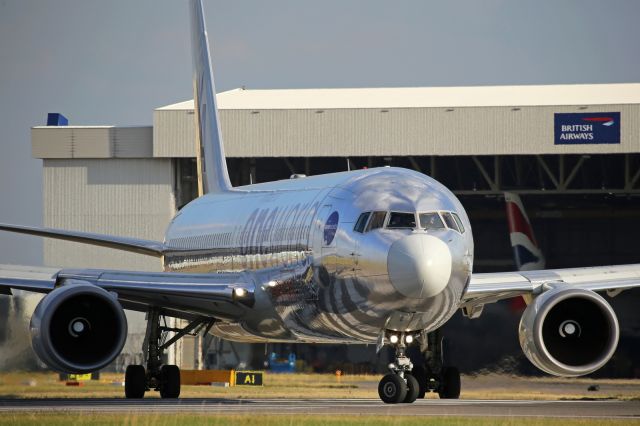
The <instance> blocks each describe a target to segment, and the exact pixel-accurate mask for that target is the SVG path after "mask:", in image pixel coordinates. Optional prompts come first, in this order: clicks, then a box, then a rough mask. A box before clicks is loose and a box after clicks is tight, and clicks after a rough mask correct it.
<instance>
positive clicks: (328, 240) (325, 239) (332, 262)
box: [313, 204, 339, 284]
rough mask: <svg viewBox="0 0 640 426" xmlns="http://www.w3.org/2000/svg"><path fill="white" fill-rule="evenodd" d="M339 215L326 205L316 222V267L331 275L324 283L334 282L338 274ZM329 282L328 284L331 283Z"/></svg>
mask: <svg viewBox="0 0 640 426" xmlns="http://www.w3.org/2000/svg"><path fill="white" fill-rule="evenodd" d="M338 222H339V214H338V212H337V211H335V210H333V206H332V205H331V204H325V205H324V206H322V207H321V208H320V211H319V212H318V215H317V216H316V219H315V222H314V232H313V251H314V254H315V256H316V257H317V256H318V255H319V258H316V259H314V266H317V267H322V268H321V270H323V272H326V273H328V274H329V276H330V277H324V279H323V281H327V279H328V278H329V280H328V281H329V282H330V281H331V280H332V278H333V275H334V274H335V272H336V266H337V265H336V251H337V247H336V246H337V238H336V232H337V230H338ZM329 282H327V284H328V283H329Z"/></svg>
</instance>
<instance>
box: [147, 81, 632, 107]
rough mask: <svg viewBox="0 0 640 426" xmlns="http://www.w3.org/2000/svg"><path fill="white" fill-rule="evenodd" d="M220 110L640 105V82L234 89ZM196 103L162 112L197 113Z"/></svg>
mask: <svg viewBox="0 0 640 426" xmlns="http://www.w3.org/2000/svg"><path fill="white" fill-rule="evenodd" d="M218 102H219V107H220V109H233V110H242V109H249V110H258V109H341V108H350V109H357V108H438V107H440V108H446V107H491V106H496V107H499V106H552V105H621V104H638V103H640V83H628V84H566V85H551V86H549V85H545V86H537V85H528V86H473V87H395V88H360V89H279V90H245V89H233V90H229V91H226V92H221V93H218ZM191 109H193V101H192V100H190V101H185V102H179V103H176V104H172V105H167V106H164V107H161V108H158V110H160V111H162V110H191Z"/></svg>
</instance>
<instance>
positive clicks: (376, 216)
mask: <svg viewBox="0 0 640 426" xmlns="http://www.w3.org/2000/svg"><path fill="white" fill-rule="evenodd" d="M386 217H387V212H373V213H371V220H370V221H369V225H368V226H367V230H366V232H369V231H373V230H374V229H378V228H382V227H383V226H384V219H385V218H386Z"/></svg>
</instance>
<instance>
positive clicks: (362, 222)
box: [353, 212, 371, 233]
mask: <svg viewBox="0 0 640 426" xmlns="http://www.w3.org/2000/svg"><path fill="white" fill-rule="evenodd" d="M369 216H371V212H364V213H362V214H361V215H360V217H358V221H357V222H356V226H354V227H353V230H354V231H356V232H360V233H363V232H364V227H365V226H366V225H367V220H369Z"/></svg>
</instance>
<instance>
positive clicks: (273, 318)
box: [164, 167, 473, 343]
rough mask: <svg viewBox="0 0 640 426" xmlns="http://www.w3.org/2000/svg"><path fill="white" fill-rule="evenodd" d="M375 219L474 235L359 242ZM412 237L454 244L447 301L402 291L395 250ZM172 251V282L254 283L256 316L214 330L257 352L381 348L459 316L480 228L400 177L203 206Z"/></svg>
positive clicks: (193, 207) (259, 189)
mask: <svg viewBox="0 0 640 426" xmlns="http://www.w3.org/2000/svg"><path fill="white" fill-rule="evenodd" d="M365 211H394V212H414V213H415V212H426V211H451V212H456V213H457V214H458V215H459V217H460V219H461V220H462V223H463V224H464V227H465V229H466V232H464V233H459V232H456V231H454V230H451V229H442V230H434V231H423V230H418V229H386V228H381V229H376V230H373V231H371V232H366V233H359V232H356V231H354V224H355V222H356V220H357V219H358V216H359V215H360V214H361V213H362V212H365ZM422 234H425V236H421V235H422ZM426 234H428V235H426ZM408 237H411V238H412V239H413V240H416V239H421V238H424V239H427V238H430V239H431V240H434V241H435V239H434V237H435V238H437V239H438V240H440V241H442V242H444V243H445V244H446V247H447V248H448V251H449V252H450V263H451V268H450V274H449V275H448V279H447V280H446V281H445V283H444V284H445V285H444V286H443V288H442V289H440V288H438V290H437V294H428V295H427V296H420V295H418V296H415V295H411V294H409V293H407V292H406V291H402V292H401V291H398V288H399V287H398V286H397V285H395V286H394V283H392V282H391V280H390V276H389V270H388V268H389V259H388V257H389V253H390V248H391V247H392V246H393V244H394V243H396V242H398V241H400V240H402V239H407V238H408ZM413 240H412V241H413ZM165 243H166V244H167V245H168V246H169V247H172V248H174V249H175V250H174V251H169V252H167V253H166V254H165V256H164V267H165V270H167V271H177V272H214V271H225V272H227V271H241V270H250V271H252V272H253V273H254V276H255V280H256V292H255V299H256V303H255V305H254V307H253V308H252V309H251V310H249V311H248V312H247V314H246V316H245V317H244V318H243V320H241V321H239V322H235V323H228V322H223V321H221V322H218V323H217V324H216V325H215V326H214V328H213V329H212V332H213V333H214V334H216V335H218V336H220V337H223V338H227V339H231V340H236V341H248V342H262V341H296V342H322V343H375V342H376V341H378V339H379V336H380V335H381V332H382V331H383V330H400V331H417V330H426V331H430V330H434V329H436V328H438V327H440V326H442V325H443V324H444V323H445V322H446V321H447V320H448V319H449V318H450V317H451V316H452V315H453V314H454V312H455V311H456V310H457V309H458V308H459V305H460V300H461V298H462V294H463V292H464V289H465V286H466V285H467V283H468V280H469V278H470V275H471V270H472V264H473V237H472V233H471V226H470V223H469V219H468V217H467V215H466V213H465V210H464V208H463V207H462V205H461V204H460V202H459V201H458V200H457V198H456V197H455V196H454V195H453V194H452V193H451V192H450V191H449V190H448V189H447V188H446V187H444V186H443V185H441V184H440V183H438V182H437V181H435V180H433V179H431V178H430V177H428V176H425V175H423V174H420V173H417V172H414V171H410V170H407V169H401V168H391V167H383V168H375V169H368V170H359V171H353V172H344V173H335V174H328V175H321V176H315V177H306V178H300V179H290V180H284V181H277V182H270V183H265V184H257V185H250V186H243V187H238V188H234V191H232V192H225V193H220V194H210V195H206V196H203V197H200V198H198V199H196V200H194V201H193V202H191V203H190V204H188V205H187V206H185V207H184V208H183V209H182V210H181V211H180V212H179V213H178V215H177V216H176V217H175V218H174V219H173V221H172V222H171V224H170V226H169V228H168V229H167V233H166V237H165ZM438 243H439V241H438ZM420 244H421V241H418V246H420ZM425 247H427V245H425ZM429 256H430V254H429V253H425V257H424V259H417V262H423V261H424V262H427V263H429V262H431V260H430V257H429ZM447 256H449V254H447ZM446 259H449V257H447V258H446ZM447 262H449V260H447ZM425 285H428V283H427V284H425ZM401 290H403V289H402V288H401ZM403 293H404V294H403ZM407 294H409V295H407Z"/></svg>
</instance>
